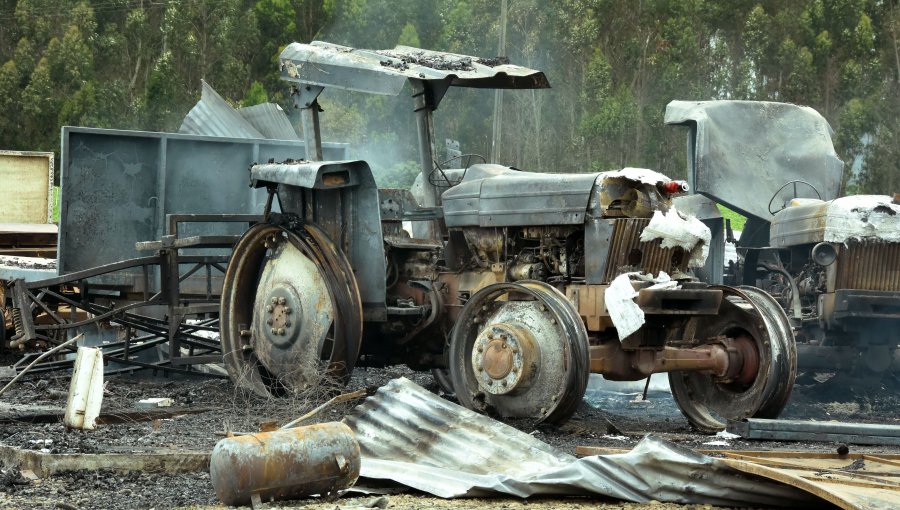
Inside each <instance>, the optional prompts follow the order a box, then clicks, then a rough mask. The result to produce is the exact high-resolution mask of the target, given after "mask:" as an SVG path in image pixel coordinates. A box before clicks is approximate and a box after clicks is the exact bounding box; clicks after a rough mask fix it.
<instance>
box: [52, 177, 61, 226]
mask: <svg viewBox="0 0 900 510" xmlns="http://www.w3.org/2000/svg"><path fill="white" fill-rule="evenodd" d="M50 200H52V201H53V220H52V221H53V223H56V224H59V186H53V196H52V197H50Z"/></svg>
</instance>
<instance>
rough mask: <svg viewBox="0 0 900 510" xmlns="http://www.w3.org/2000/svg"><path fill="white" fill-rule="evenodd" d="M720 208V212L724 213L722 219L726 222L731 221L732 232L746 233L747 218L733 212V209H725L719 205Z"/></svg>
mask: <svg viewBox="0 0 900 510" xmlns="http://www.w3.org/2000/svg"><path fill="white" fill-rule="evenodd" d="M717 205H718V207H719V212H720V213H722V217H723V218H725V219H726V220H731V230H738V231H741V232H743V231H744V224H745V223H747V218H745V217H744V216H742V215H740V214H739V213H736V212H734V211H732V210H731V209H729V208H727V207H725V206H724V205H721V204H717Z"/></svg>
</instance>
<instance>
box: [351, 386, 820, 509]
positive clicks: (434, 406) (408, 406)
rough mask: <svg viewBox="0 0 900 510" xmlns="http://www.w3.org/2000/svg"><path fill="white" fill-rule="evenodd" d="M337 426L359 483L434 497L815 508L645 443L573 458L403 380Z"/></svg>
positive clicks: (653, 440)
mask: <svg viewBox="0 0 900 510" xmlns="http://www.w3.org/2000/svg"><path fill="white" fill-rule="evenodd" d="M344 421H345V423H347V425H349V426H350V428H351V429H352V430H353V431H354V432H355V433H356V437H357V439H358V440H359V443H360V449H361V451H362V468H361V471H360V477H362V478H369V479H377V480H393V481H395V482H399V483H401V484H403V485H406V486H408V487H412V488H415V489H418V490H421V491H424V492H428V493H430V494H433V495H436V496H439V497H444V498H451V497H463V496H492V495H493V496H497V495H503V494H505V495H513V496H517V497H528V496H531V495H539V494H547V495H549V494H555V495H570V496H584V495H598V494H599V495H606V496H610V497H614V498H617V499H621V500H626V501H635V502H648V501H650V500H657V501H668V502H678V503H695V504H697V503H700V504H705V503H708V504H713V505H721V506H748V505H761V506H787V507H798V506H806V505H810V504H814V503H815V501H821V500H818V499H817V498H813V497H810V496H808V495H807V494H805V493H804V492H802V491H800V490H798V489H796V488H794V487H787V486H785V485H784V484H782V483H773V482H769V481H765V480H763V479H760V478H756V477H748V476H745V475H743V474H741V473H739V472H738V471H736V470H734V469H731V468H730V467H728V466H727V465H725V464H724V463H722V462H721V461H719V460H716V459H713V458H710V457H706V456H703V455H699V454H696V453H694V452H692V451H690V450H687V449H684V448H681V447H679V446H677V445H674V444H672V443H669V442H667V441H664V440H662V439H660V438H657V437H653V436H648V437H646V438H644V440H643V441H642V442H641V443H640V444H639V445H638V446H637V447H635V449H634V450H632V451H631V452H629V453H625V454H622V455H610V456H604V457H600V456H595V457H588V458H584V459H576V458H575V457H573V456H571V455H568V454H566V453H564V452H561V451H559V450H557V449H556V448H553V447H552V446H550V445H548V444H546V443H543V442H541V441H540V440H538V439H536V438H535V437H534V436H532V435H530V434H527V433H525V432H521V431H519V430H516V429H514V428H512V427H510V426H508V425H505V424H503V423H500V422H498V421H496V420H493V419H491V418H488V417H486V416H483V415H480V414H477V413H475V412H473V411H470V410H468V409H464V408H462V407H460V406H458V405H456V404H453V403H451V402H449V401H447V400H444V399H442V398H440V397H438V396H437V395H434V394H433V393H430V392H428V391H426V390H424V389H423V388H421V387H419V386H417V385H415V384H414V383H412V382H410V381H408V380H406V379H395V380H393V381H391V382H390V383H388V384H387V385H385V386H383V387H382V388H380V389H379V390H378V392H377V393H376V394H375V395H374V396H372V397H369V398H368V399H366V401H365V402H364V403H363V404H361V405H360V406H358V407H357V408H356V410H354V412H353V413H351V414H350V415H349V416H348V417H347V418H345V420H344Z"/></svg>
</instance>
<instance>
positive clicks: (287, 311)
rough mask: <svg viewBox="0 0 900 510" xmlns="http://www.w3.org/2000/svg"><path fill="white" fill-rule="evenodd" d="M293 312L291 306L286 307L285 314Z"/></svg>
mask: <svg viewBox="0 0 900 510" xmlns="http://www.w3.org/2000/svg"><path fill="white" fill-rule="evenodd" d="M292 312H293V310H291V307H289V306H286V307H284V314H285V315H290V314H291V313H292Z"/></svg>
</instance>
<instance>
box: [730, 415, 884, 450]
mask: <svg viewBox="0 0 900 510" xmlns="http://www.w3.org/2000/svg"><path fill="white" fill-rule="evenodd" d="M728 431H729V432H732V433H734V434H738V435H740V436H741V437H743V438H745V439H765V440H775V441H828V442H841V443H852V444H874V445H894V446H900V426H897V425H887V424H881V423H841V422H836V421H803V420H766V419H762V418H748V419H746V420H742V421H731V422H728Z"/></svg>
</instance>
